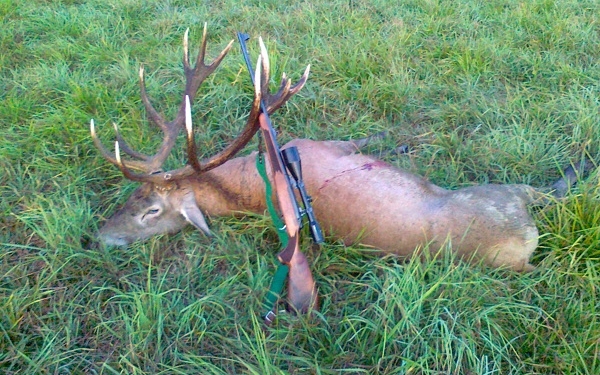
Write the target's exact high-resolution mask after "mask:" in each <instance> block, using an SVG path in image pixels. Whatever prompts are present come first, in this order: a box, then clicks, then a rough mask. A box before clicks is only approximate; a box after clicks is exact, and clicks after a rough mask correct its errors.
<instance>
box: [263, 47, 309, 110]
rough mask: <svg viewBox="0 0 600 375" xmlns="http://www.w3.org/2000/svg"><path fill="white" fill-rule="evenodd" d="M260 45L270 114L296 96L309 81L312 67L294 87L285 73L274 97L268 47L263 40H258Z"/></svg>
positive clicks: (266, 101) (265, 93) (264, 94)
mask: <svg viewBox="0 0 600 375" xmlns="http://www.w3.org/2000/svg"><path fill="white" fill-rule="evenodd" d="M258 42H259V45H260V55H261V56H262V57H263V74H262V78H263V84H262V87H261V90H262V95H263V100H264V102H265V104H266V105H267V111H268V112H269V114H271V113H273V112H275V111H276V110H278V109H279V108H280V107H281V106H282V105H283V104H285V102H287V101H288V100H289V99H290V98H291V97H292V96H294V95H295V94H296V93H297V92H298V91H300V89H302V87H304V84H306V81H307V80H308V75H309V73H310V65H308V66H307V67H306V69H305V70H304V74H302V77H300V80H299V81H298V82H297V83H296V84H295V85H293V86H292V82H291V80H290V79H289V78H288V77H287V76H286V74H285V73H283V75H282V77H281V85H280V86H279V90H278V91H277V93H276V94H274V95H272V94H270V93H269V75H270V64H269V54H268V52H267V47H265V44H264V42H263V40H262V38H259V39H258Z"/></svg>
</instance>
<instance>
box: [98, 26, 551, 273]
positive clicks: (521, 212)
mask: <svg viewBox="0 0 600 375" xmlns="http://www.w3.org/2000/svg"><path fill="white" fill-rule="evenodd" d="M230 47H231V43H230V44H229V45H228V46H227V47H226V48H225V49H224V50H223V52H221V54H220V55H219V56H218V57H217V58H216V59H215V60H214V62H213V63H211V64H210V65H205V64H204V55H205V49H206V28H205V30H204V36H203V40H202V47H201V49H200V52H199V55H198V59H197V62H196V66H195V67H194V68H191V67H190V65H189V62H188V47H187V32H186V35H185V37H184V60H183V64H184V72H185V76H186V79H187V82H186V88H185V94H184V95H187V96H189V98H190V100H193V98H194V96H195V94H196V90H197V89H198V87H199V86H200V84H201V83H202V81H203V80H204V79H205V78H206V77H207V76H208V75H209V74H210V73H212V72H213V71H214V70H215V69H216V68H217V66H218V65H219V63H220V62H221V60H222V59H223V57H224V56H225V54H226V53H227V52H228V50H229V48H230ZM261 55H262V59H263V65H264V68H263V70H262V74H261V75H262V77H260V81H261V82H262V84H259V85H258V87H256V89H255V90H256V92H255V98H254V102H253V105H252V109H251V111H250V115H249V117H248V120H247V123H246V126H245V128H244V129H243V131H242V132H241V134H240V136H239V137H238V138H237V139H236V140H235V141H233V142H232V143H231V144H230V145H229V146H227V147H226V148H225V149H224V150H223V151H221V152H220V153H218V154H217V155H216V156H214V157H212V158H210V159H209V160H208V161H206V162H203V163H200V162H198V159H197V157H196V146H195V143H194V140H193V135H192V133H191V131H188V141H187V151H188V158H189V161H188V165H186V166H185V167H183V168H180V169H177V170H173V171H168V172H163V171H161V170H160V167H161V165H162V163H163V162H164V160H165V159H166V157H167V155H168V154H169V152H170V151H171V148H172V147H173V145H174V143H175V138H176V136H177V133H178V132H179V130H180V129H181V128H182V127H183V124H184V120H185V119H184V117H185V113H184V112H185V105H184V103H182V104H181V107H180V108H179V112H178V114H177V117H176V118H175V119H174V120H173V121H171V122H166V121H165V120H164V119H163V118H162V117H161V116H160V115H159V114H158V113H157V111H156V110H155V109H154V108H153V107H152V105H151V104H150V101H149V99H148V96H147V94H146V89H145V87H144V78H143V70H141V69H140V87H141V96H142V101H143V103H144V105H145V107H146V111H147V113H148V116H149V118H150V120H152V121H153V122H154V123H156V124H157V125H158V126H159V127H160V128H161V130H162V131H163V132H164V141H163V143H162V147H161V148H160V150H159V151H158V152H157V153H156V154H155V155H154V156H152V157H148V156H145V155H142V154H140V153H137V152H135V151H133V150H132V149H130V148H129V147H128V146H127V145H126V144H125V142H124V141H123V139H122V138H121V137H120V136H119V134H118V133H117V142H116V145H115V146H116V147H115V148H116V149H117V150H116V152H115V154H112V153H111V152H109V151H108V150H106V148H105V147H103V146H102V144H101V143H100V141H99V140H98V137H97V136H96V133H95V130H94V125H93V121H92V124H91V132H92V137H93V140H94V143H95V144H96V146H97V147H98V148H99V149H100V151H101V152H102V155H103V156H104V157H105V158H106V159H107V160H108V161H110V162H111V163H112V164H115V165H116V166H118V167H119V168H120V170H121V171H122V173H123V174H124V176H125V177H126V178H128V179H131V180H134V181H139V182H142V183H143V184H142V186H140V187H139V188H138V189H137V190H136V191H135V192H134V193H133V194H132V195H131V197H129V200H128V201H127V202H126V204H125V205H124V207H123V208H121V209H120V210H119V211H118V212H117V213H115V214H114V215H113V216H112V217H111V218H110V219H109V220H108V221H107V222H106V223H105V224H104V226H103V227H102V228H101V229H100V233H99V237H100V239H101V240H102V241H103V242H104V243H106V244H109V245H126V244H129V243H131V242H133V241H136V240H143V239H147V238H149V237H151V236H153V235H156V234H164V233H173V232H177V231H179V230H181V229H182V228H184V227H185V226H186V225H187V223H191V224H193V225H194V226H195V227H197V228H199V229H200V230H202V231H203V232H204V233H206V234H207V235H210V230H209V228H208V226H207V224H206V221H205V218H204V215H208V216H209V217H216V216H226V215H236V214H240V213H244V212H255V213H260V214H262V213H264V212H265V209H266V204H265V188H264V184H263V181H262V179H261V177H260V176H259V174H258V173H257V171H256V168H255V159H256V152H255V153H252V154H250V155H248V156H245V157H237V158H232V156H233V155H234V154H235V153H236V152H238V151H239V150H240V149H241V148H242V147H243V146H244V145H245V144H246V143H247V142H248V141H249V140H250V138H251V137H252V136H253V135H254V134H255V132H256V131H257V129H258V126H257V121H256V118H257V115H258V114H259V100H260V98H261V97H262V98H263V100H265V101H266V103H267V105H268V110H269V113H272V112H273V111H275V110H276V109H277V108H279V107H280V106H281V105H283V104H284V103H285V102H286V101H287V100H288V99H289V98H290V97H291V96H293V95H294V94H296V93H297V92H298V91H299V90H300V89H301V88H302V86H303V85H304V83H305V82H306V79H307V76H308V68H307V69H306V72H305V73H304V75H303V76H302V78H301V79H300V80H299V82H298V83H296V84H295V85H293V86H292V85H291V84H290V80H289V79H288V78H286V77H285V75H284V77H283V81H282V83H281V87H280V89H279V91H278V92H277V93H276V94H275V95H271V94H269V92H268V84H269V68H268V60H267V56H266V53H264V51H263V53H262V54H261ZM258 65H260V64H258ZM258 68H259V67H258V66H257V71H258ZM364 143H365V142H363V141H311V140H306V139H296V140H293V141H291V142H289V143H288V144H287V145H285V146H284V148H285V147H289V146H292V145H293V146H296V147H298V150H299V151H300V154H301V157H302V164H303V170H304V179H305V184H306V188H307V190H308V192H309V194H310V195H311V196H312V198H313V208H314V211H315V214H316V217H317V219H318V220H319V222H320V224H321V226H322V227H323V229H324V231H325V233H326V234H327V235H328V236H330V237H333V238H336V239H341V240H342V241H343V242H344V243H353V242H356V241H359V242H360V243H362V244H364V245H368V246H372V247H375V248H378V249H381V250H383V251H384V252H389V253H394V254H398V255H400V256H410V255H411V254H413V253H415V252H416V251H418V250H419V249H422V248H424V247H427V246H428V247H429V248H430V249H440V248H441V247H443V246H448V247H449V248H452V249H453V250H454V251H455V252H456V253H457V254H458V256H459V257H461V258H465V259H469V260H471V261H479V260H482V261H483V262H484V263H486V264H488V265H491V266H494V267H507V268H510V269H513V270H516V271H528V270H531V269H533V266H532V265H531V264H530V263H529V258H530V256H531V254H532V253H533V251H534V250H535V248H536V246H537V244H538V230H537V228H536V225H535V222H534V220H533V219H532V217H531V216H530V214H529V212H528V210H527V205H528V204H530V203H532V202H534V201H535V200H536V199H538V198H539V197H540V194H539V193H538V191H537V190H536V189H534V188H532V187H530V186H528V185H493V184H489V185H483V186H471V187H466V188H462V189H459V190H454V191H451V190H446V189H443V188H441V187H438V186H436V185H434V184H432V183H431V182H429V181H427V180H426V179H424V178H422V177H420V176H416V175H414V174H412V173H409V172H406V171H404V170H401V169H398V168H395V167H393V166H391V165H389V164H387V163H385V162H383V161H380V160H377V159H376V158H374V157H371V156H367V155H364V154H361V153H359V152H358V151H359V148H360V147H361V146H362V145H363V144H364ZM119 147H120V149H121V150H123V151H124V152H125V153H127V154H128V155H130V156H132V157H134V158H136V159H140V160H141V161H126V162H124V161H122V160H121V159H120V156H119V151H118V148H119ZM130 169H136V170H139V171H142V172H143V173H141V174H140V173H134V172H132V171H131V170H130Z"/></svg>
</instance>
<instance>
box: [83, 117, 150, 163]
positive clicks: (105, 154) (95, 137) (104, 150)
mask: <svg viewBox="0 0 600 375" xmlns="http://www.w3.org/2000/svg"><path fill="white" fill-rule="evenodd" d="M90 132H91V133H92V140H93V141H94V145H95V146H96V148H97V149H98V150H99V151H100V153H101V154H102V156H103V157H104V158H105V159H106V160H107V161H108V162H109V163H111V164H113V165H116V166H119V162H118V161H117V158H116V157H115V154H113V153H112V152H110V151H108V149H107V148H106V147H104V145H103V144H102V142H101V141H100V139H99V138H98V135H97V134H96V126H95V125H94V119H91V120H90ZM117 134H118V133H117ZM117 139H118V141H122V140H123V138H121V136H120V135H117ZM126 147H127V146H126ZM127 148H128V147H127ZM128 150H131V149H130V148H128ZM131 151H132V150H131ZM140 155H141V154H140ZM132 156H133V155H132ZM144 156H145V155H144ZM128 164H129V166H130V167H131V168H133V169H136V170H138V171H145V170H146V166H147V164H146V163H144V162H139V161H131V162H129V163H128Z"/></svg>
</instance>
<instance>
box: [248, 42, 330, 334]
mask: <svg viewBox="0 0 600 375" xmlns="http://www.w3.org/2000/svg"><path fill="white" fill-rule="evenodd" d="M237 36H238V41H239V43H240V47H241V49H242V54H243V56H244V61H245V62H246V67H247V68H248V71H249V73H250V79H251V80H252V83H253V84H254V76H253V74H252V72H253V71H254V70H253V68H252V63H251V61H250V57H249V54H248V50H247V48H246V41H247V40H248V39H250V37H249V36H248V35H247V34H244V33H241V32H238V33H237ZM259 42H260V44H261V58H259V62H258V64H261V61H262V60H261V59H267V58H268V57H267V56H266V53H263V52H264V51H266V49H265V47H264V44H263V43H262V39H260V40H259ZM265 84H268V82H267V83H265ZM261 110H262V113H261V114H260V115H259V117H258V121H259V125H260V131H261V132H260V134H262V137H263V139H264V143H265V146H266V151H267V153H266V155H267V158H268V160H269V164H270V166H271V173H272V178H273V185H274V187H275V192H276V197H277V202H278V204H279V209H280V211H281V214H282V216H283V222H284V224H285V226H284V228H285V234H286V235H287V237H284V238H283V239H282V242H283V243H284V248H283V250H282V251H281V252H280V253H279V254H278V255H277V258H278V259H279V261H280V262H281V264H282V265H283V266H284V267H280V270H283V272H280V270H278V271H277V275H276V277H275V279H274V282H273V284H272V286H271V291H270V294H271V296H269V295H268V296H267V298H268V302H267V303H270V304H271V305H274V304H275V300H273V296H274V295H277V294H279V292H280V290H281V287H282V283H281V284H279V282H278V281H277V280H282V279H283V278H285V275H286V274H287V277H288V297H289V301H290V304H291V305H292V307H294V308H295V309H297V310H299V311H306V310H308V309H309V308H310V307H311V306H314V307H316V305H317V293H316V288H315V282H314V279H313V277H312V274H311V272H310V268H309V266H308V261H307V260H306V257H305V256H304V254H302V252H301V251H300V249H299V236H300V229H301V228H302V226H303V225H302V217H303V216H306V217H307V218H308V222H309V226H310V233H311V237H312V239H313V241H314V242H315V243H316V244H320V243H322V242H323V233H322V231H321V227H320V226H319V224H318V222H317V220H316V218H315V216H314V212H313V209H312V204H311V202H312V199H311V197H310V196H309V195H308V193H307V191H306V188H305V186H304V181H303V179H302V164H301V160H300V154H299V153H298V150H297V148H296V147H289V148H287V149H285V150H281V148H280V147H279V144H278V143H277V132H276V131H275V129H274V128H273V125H272V123H271V119H270V118H269V113H268V110H267V105H266V103H265V102H264V100H261ZM261 157H262V155H261V154H259V155H258V158H261ZM290 174H291V176H292V177H290ZM265 182H266V183H267V184H268V179H267V180H266V181H265ZM294 189H296V190H297V191H298V193H299V195H300V197H301V200H302V204H303V209H300V207H299V205H298V202H297V201H296V195H295V194H294ZM270 199H271V197H270V196H267V201H269V200H270ZM274 219H276V218H275V217H274ZM288 270H289V274H288ZM275 284H279V285H276V286H275ZM280 285H281V286H280ZM273 289H279V291H275V292H273ZM275 299H276V297H275ZM268 307H270V310H269V312H268V313H267V314H265V316H264V319H265V323H267V324H270V323H271V322H272V319H273V317H274V315H275V312H274V311H273V310H274V309H273V306H268Z"/></svg>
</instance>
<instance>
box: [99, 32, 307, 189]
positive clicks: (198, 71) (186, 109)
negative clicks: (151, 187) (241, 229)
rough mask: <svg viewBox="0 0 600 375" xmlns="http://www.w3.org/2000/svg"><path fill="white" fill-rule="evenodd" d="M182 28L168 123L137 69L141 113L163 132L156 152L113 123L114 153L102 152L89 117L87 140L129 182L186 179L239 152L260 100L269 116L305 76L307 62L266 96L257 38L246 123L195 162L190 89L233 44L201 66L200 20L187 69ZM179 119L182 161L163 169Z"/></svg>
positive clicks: (253, 128)
mask: <svg viewBox="0 0 600 375" xmlns="http://www.w3.org/2000/svg"><path fill="white" fill-rule="evenodd" d="M188 31H189V29H188V30H186V32H185V34H184V38H183V49H184V52H183V55H184V58H183V68H184V73H185V77H186V85H185V92H184V98H183V100H182V103H181V105H180V107H179V111H178V112H177V116H176V117H175V119H174V120H173V121H170V122H167V121H166V120H165V119H164V118H163V117H162V116H161V115H160V114H159V113H158V112H157V111H156V110H155V109H154V107H153V106H152V104H151V103H150V99H149V98H148V95H147V93H146V86H145V83H144V69H143V67H141V68H140V91H141V97H142V101H143V103H144V106H145V108H146V112H147V113H148V117H149V118H150V120H151V121H152V122H153V123H154V124H156V125H157V126H158V127H159V128H160V129H161V130H162V131H163V134H164V137H163V142H162V145H161V147H160V149H159V150H158V151H157V152H156V154H154V155H152V156H147V155H144V154H142V153H139V152H136V151H134V150H133V149H131V148H130V147H129V146H128V145H127V143H126V142H125V140H124V139H123V137H121V135H120V134H119V131H118V129H117V126H116V125H114V127H115V133H116V138H117V140H116V142H115V153H114V154H113V153H111V152H110V151H108V150H107V149H106V147H104V145H103V144H102V142H100V140H99V139H98V136H97V135H96V131H95V127H94V120H91V121H90V130H91V133H92V139H93V141H94V144H95V145H96V147H97V148H98V149H99V150H100V152H101V153H102V155H103V156H104V158H105V159H107V160H108V161H109V162H110V163H112V164H114V165H116V166H117V167H119V169H120V170H121V172H122V173H123V175H124V176H125V177H126V178H128V179H130V180H133V181H139V182H151V183H155V184H165V183H169V182H171V181H175V180H178V179H182V178H185V177H188V176H190V175H192V174H194V173H198V172H206V171H209V170H211V169H213V168H216V167H218V166H219V165H221V164H223V163H225V162H226V161H227V160H229V159H230V158H232V157H233V156H234V155H235V154H236V153H237V152H238V151H240V150H241V149H242V148H243V147H244V146H245V145H246V144H247V143H248V142H249V141H250V140H251V139H252V137H253V136H254V134H256V132H257V131H258V129H259V125H258V121H257V119H258V115H259V114H260V102H261V99H262V100H264V102H265V104H266V105H267V110H268V112H269V114H271V113H273V112H275V111H276V110H277V109H278V108H280V107H281V106H282V105H283V104H284V103H285V102H286V101H287V100H288V99H289V98H291V97H292V96H293V95H294V94H296V93H297V92H298V91H299V90H300V89H301V88H302V87H303V86H304V84H305V83H306V80H307V79H308V74H309V71H310V65H309V66H307V68H306V70H305V72H304V74H303V75H302V77H301V78H300V80H299V81H298V82H297V83H296V84H295V85H293V86H292V85H291V81H290V80H289V79H288V78H287V77H286V75H285V74H284V75H283V77H282V82H281V85H280V88H279V91H278V92H277V93H276V94H274V95H273V94H270V93H269V87H268V86H269V85H268V82H269V59H268V55H267V50H266V48H265V46H264V43H263V42H262V39H260V46H261V47H260V48H261V54H260V56H259V58H258V62H257V64H256V72H255V80H254V81H255V87H254V100H253V102H252V108H251V110H250V114H249V115H248V119H247V121H246V126H245V127H244V129H243V130H242V131H241V133H240V135H239V136H238V137H237V138H236V139H235V140H234V141H233V142H232V143H231V144H229V145H228V146H227V147H226V148H225V149H223V150H222V151H221V152H219V153H218V154H216V155H214V156H213V157H211V158H210V159H208V160H207V161H204V162H199V161H198V157H197V150H196V143H195V141H194V136H193V131H192V123H191V109H190V107H191V106H190V103H191V102H192V101H193V100H194V97H195V95H196V92H197V90H198V88H199V87H200V85H201V84H202V82H203V81H204V80H205V79H206V77H208V76H209V75H210V74H211V73H212V72H213V71H214V70H215V69H216V68H217V67H218V66H219V64H220V63H221V61H222V60H223V58H224V57H225V55H226V54H227V52H229V49H230V48H231V46H232V44H233V40H232V41H231V42H230V43H229V44H228V45H227V47H225V49H224V50H223V51H222V52H221V53H220V54H219V56H217V58H215V59H214V60H213V62H212V63H211V64H209V65H206V64H205V63H204V57H205V54H206V23H205V24H204V33H203V35H202V45H201V47H200V51H199V53H198V57H197V59H196V65H195V67H194V68H192V67H191V66H190V64H189V53H188ZM184 123H185V125H186V129H187V152H188V165H186V166H185V167H182V168H179V169H176V170H173V171H168V172H163V171H161V169H160V168H161V166H162V165H163V163H164V161H165V160H166V158H167V157H168V155H169V154H170V152H171V150H172V148H173V147H174V145H175V141H176V138H177V135H178V133H179V129H180V128H181V127H183V124H184ZM121 150H122V151H123V152H125V153H126V154H127V155H129V156H131V157H132V158H135V159H139V160H128V161H126V162H124V161H123V160H122V159H121V155H120V151H121ZM132 170H137V171H141V172H143V173H135V172H133V171H132Z"/></svg>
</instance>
